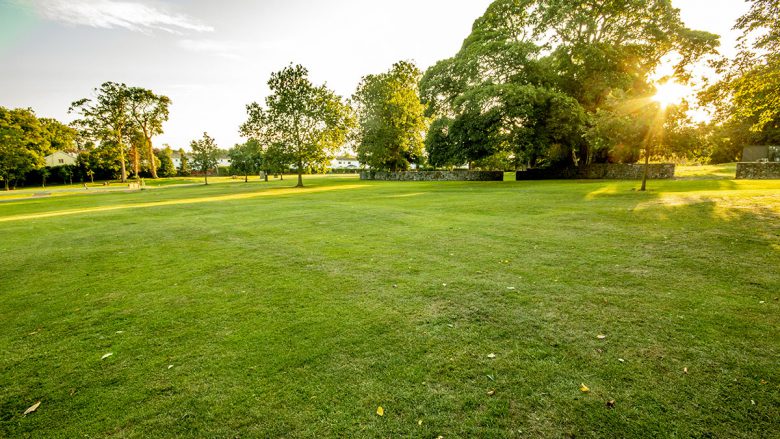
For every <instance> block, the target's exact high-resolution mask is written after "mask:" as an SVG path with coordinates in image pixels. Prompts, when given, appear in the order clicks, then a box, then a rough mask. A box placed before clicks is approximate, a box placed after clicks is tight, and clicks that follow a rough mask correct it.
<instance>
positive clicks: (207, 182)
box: [203, 171, 209, 186]
mask: <svg viewBox="0 0 780 439" xmlns="http://www.w3.org/2000/svg"><path fill="white" fill-rule="evenodd" d="M203 178H204V179H205V180H206V186H208V185H209V171H204V172H203Z"/></svg>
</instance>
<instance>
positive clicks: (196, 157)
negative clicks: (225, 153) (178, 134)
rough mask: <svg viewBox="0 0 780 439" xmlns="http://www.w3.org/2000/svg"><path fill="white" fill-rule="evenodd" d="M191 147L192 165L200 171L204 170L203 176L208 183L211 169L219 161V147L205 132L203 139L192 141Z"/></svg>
mask: <svg viewBox="0 0 780 439" xmlns="http://www.w3.org/2000/svg"><path fill="white" fill-rule="evenodd" d="M190 148H191V149H192V165H193V166H194V167H195V169H197V170H198V171H200V172H203V177H204V178H205V182H206V184H207V185H208V184H209V171H210V170H212V169H214V168H215V167H216V166H217V164H218V163H219V154H220V151H219V147H218V146H217V144H216V143H215V142H214V139H213V138H211V137H209V135H208V133H203V139H201V140H193V141H192V143H190Z"/></svg>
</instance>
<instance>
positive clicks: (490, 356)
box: [487, 354, 496, 360]
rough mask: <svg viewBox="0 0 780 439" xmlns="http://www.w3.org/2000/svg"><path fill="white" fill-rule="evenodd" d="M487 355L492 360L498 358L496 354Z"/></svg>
mask: <svg viewBox="0 0 780 439" xmlns="http://www.w3.org/2000/svg"><path fill="white" fill-rule="evenodd" d="M487 357H488V358H490V359H491V360H492V359H493V358H496V354H488V356H487Z"/></svg>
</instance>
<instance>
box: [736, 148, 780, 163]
mask: <svg viewBox="0 0 780 439" xmlns="http://www.w3.org/2000/svg"><path fill="white" fill-rule="evenodd" d="M742 161H743V162H780V146H772V145H768V146H767V145H764V146H748V147H746V148H745V150H744V151H743V152H742Z"/></svg>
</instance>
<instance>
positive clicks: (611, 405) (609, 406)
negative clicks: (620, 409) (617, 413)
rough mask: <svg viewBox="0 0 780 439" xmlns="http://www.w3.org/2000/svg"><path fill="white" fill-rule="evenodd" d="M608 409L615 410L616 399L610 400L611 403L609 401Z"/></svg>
mask: <svg viewBox="0 0 780 439" xmlns="http://www.w3.org/2000/svg"><path fill="white" fill-rule="evenodd" d="M607 408H608V409H613V408H615V400H614V399H610V400H609V401H607Z"/></svg>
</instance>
